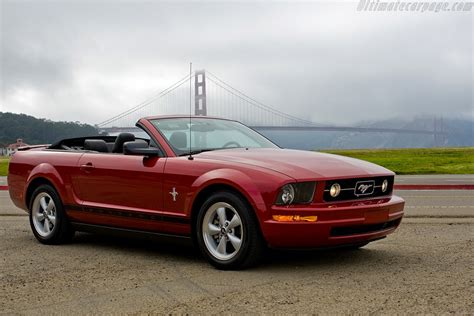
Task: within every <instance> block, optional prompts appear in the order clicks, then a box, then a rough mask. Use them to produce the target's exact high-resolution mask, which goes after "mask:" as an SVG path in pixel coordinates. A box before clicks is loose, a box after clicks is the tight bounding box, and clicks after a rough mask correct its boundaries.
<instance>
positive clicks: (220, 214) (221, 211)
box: [217, 207, 227, 226]
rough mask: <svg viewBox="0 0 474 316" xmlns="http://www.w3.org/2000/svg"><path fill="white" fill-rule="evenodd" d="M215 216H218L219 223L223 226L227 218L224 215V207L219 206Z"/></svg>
mask: <svg viewBox="0 0 474 316" xmlns="http://www.w3.org/2000/svg"><path fill="white" fill-rule="evenodd" d="M217 217H218V218H219V224H220V225H221V226H224V224H225V221H226V220H227V217H226V215H225V208H223V207H219V208H218V209H217Z"/></svg>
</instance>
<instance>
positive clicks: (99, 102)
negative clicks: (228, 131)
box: [0, 0, 473, 124]
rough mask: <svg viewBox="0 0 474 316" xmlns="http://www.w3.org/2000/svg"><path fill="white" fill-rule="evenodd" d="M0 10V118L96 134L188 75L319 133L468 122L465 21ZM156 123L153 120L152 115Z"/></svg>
mask: <svg viewBox="0 0 474 316" xmlns="http://www.w3.org/2000/svg"><path fill="white" fill-rule="evenodd" d="M0 2H1V29H0V40H1V96H0V111H9V112H16V113H26V114H30V115H34V116H37V117H44V118H48V119H52V120H67V121H82V122H87V123H91V124H94V123H98V122H101V121H103V120H105V119H107V118H109V117H111V116H113V115H115V114H118V113H119V112H121V111H124V110H127V109H128V108H129V107H131V106H134V105H136V104H137V103H140V102H141V101H143V100H144V99H146V98H148V97H149V96H151V95H152V94H153V93H155V92H156V91H158V90H160V89H164V88H166V87H167V86H169V85H170V84H172V83H174V82H175V81H178V80H179V79H181V78H182V77H183V76H184V75H186V73H187V72H188V67H189V64H188V63H189V62H190V61H192V62H193V63H194V65H195V67H197V68H205V69H208V70H209V71H211V72H212V73H214V74H216V75H218V76H219V77H221V78H222V79H224V80H226V81H227V82H228V83H230V84H232V85H233V86H234V87H236V88H238V89H240V90H242V91H245V92H246V93H247V94H248V95H250V96H252V97H254V98H256V99H257V100H260V101H262V102H264V103H265V104H269V105H272V106H273V107H275V108H277V109H279V110H282V111H285V112H289V113H291V114H292V115H295V116H298V117H303V118H310V119H311V120H313V121H317V122H324V123H326V122H332V123H336V124H351V123H354V122H357V121H359V120H366V119H382V118H386V117H389V118H390V117H412V116H414V115H420V114H430V115H443V116H445V117H447V116H456V117H462V116H464V117H471V118H472V116H473V67H472V65H473V12H472V11H471V12H467V13H466V12H439V13H433V12H425V13H413V12H397V13H394V12H384V13H374V12H358V11H357V4H358V2H338V3H335V2H332V1H331V2H317V3H298V4H295V3H291V4H290V3H276V2H259V3H249V2H246V3H242V2H241V3H226V4H222V3H217V2H216V3H212V2H193V3H186V2H174V3H164V2H152V1H147V2H137V1H133V2H131V1H121V2H117V1H102V2H99V1H54V2H53V1H36V0H35V1H5V0H0ZM157 114H158V113H157Z"/></svg>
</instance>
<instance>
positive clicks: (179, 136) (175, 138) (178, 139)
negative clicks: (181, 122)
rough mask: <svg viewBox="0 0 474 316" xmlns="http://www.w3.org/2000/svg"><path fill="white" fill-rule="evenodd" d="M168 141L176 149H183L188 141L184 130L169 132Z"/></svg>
mask: <svg viewBox="0 0 474 316" xmlns="http://www.w3.org/2000/svg"><path fill="white" fill-rule="evenodd" d="M170 143H171V145H172V146H173V147H175V148H177V149H184V148H186V147H187V146H188V141H187V137H186V133H185V132H174V133H173V134H171V137H170Z"/></svg>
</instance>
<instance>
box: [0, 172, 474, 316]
mask: <svg viewBox="0 0 474 316" xmlns="http://www.w3.org/2000/svg"><path fill="white" fill-rule="evenodd" d="M404 178H405V179H406V180H405V181H416V179H415V178H412V179H410V177H408V178H407V177H404ZM404 178H402V179H400V180H403V179H404ZM451 180H456V177H454V178H451ZM396 194H399V195H401V196H402V197H404V198H405V199H406V202H407V205H406V217H405V219H404V221H403V222H402V225H401V227H400V228H399V230H398V231H397V232H396V233H395V234H393V235H391V236H389V237H388V238H386V239H384V240H381V241H378V242H375V243H372V244H370V245H368V246H366V247H365V248H363V249H361V250H357V251H323V252H314V251H311V252H290V251H270V252H269V254H268V256H267V257H266V260H265V261H264V263H263V264H262V265H261V266H259V267H257V268H254V269H251V270H246V271H228V272H223V271H217V270H215V269H213V268H212V267H211V266H209V265H208V264H207V263H206V262H204V261H203V260H202V259H200V258H199V256H198V255H197V254H196V252H195V251H194V250H193V248H192V247H191V246H190V245H189V244H186V243H185V244H181V243H178V242H177V241H176V242H172V243H169V242H165V241H161V240H157V241H156V240H155V241H145V240H127V239H124V238H117V237H110V236H100V235H92V234H77V235H76V237H75V240H74V242H73V243H71V244H68V245H62V246H44V245H41V244H39V243H38V242H36V240H35V239H34V237H33V236H32V233H31V231H30V228H29V224H28V218H27V216H26V214H25V213H24V212H23V211H20V210H18V209H16V208H15V207H14V206H13V205H12V204H11V202H10V200H9V197H8V192H7V191H0V239H1V240H2V242H1V243H0V252H1V253H2V256H1V257H0V297H1V298H2V299H1V300H0V314H5V315H10V314H16V313H20V314H40V313H43V314H71V313H74V314H91V313H94V314H97V313H99V314H106V313H107V314H116V313H120V314H124V313H157V314H163V313H166V314H170V313H176V314H183V313H187V314H208V313H213V314H214V313H215V314H217V313H232V314H236V313H250V314H255V313H264V312H265V313H271V314H273V313H279V314H286V313H323V314H341V313H344V314H348V313H351V314H353V313H357V314H361V313H363V314H368V313H389V314H395V313H397V314H405V313H407V312H408V313H413V314H417V313H423V314H426V313H432V314H444V313H459V314H470V313H472V310H473V302H472V295H473V282H474V280H473V279H474V275H473V273H472V262H473V260H474V254H473V251H472V245H473V241H474V234H473V228H474V206H473V205H474V194H473V191H466V190H465V191H456V190H450V191H397V192H396Z"/></svg>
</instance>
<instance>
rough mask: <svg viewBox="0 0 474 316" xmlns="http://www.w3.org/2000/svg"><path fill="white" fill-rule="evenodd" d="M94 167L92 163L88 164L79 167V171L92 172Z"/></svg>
mask: <svg viewBox="0 0 474 316" xmlns="http://www.w3.org/2000/svg"><path fill="white" fill-rule="evenodd" d="M94 168H95V167H94V165H93V164H92V162H88V163H86V164H84V165H81V170H82V171H85V172H91V171H92V170H94Z"/></svg>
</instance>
